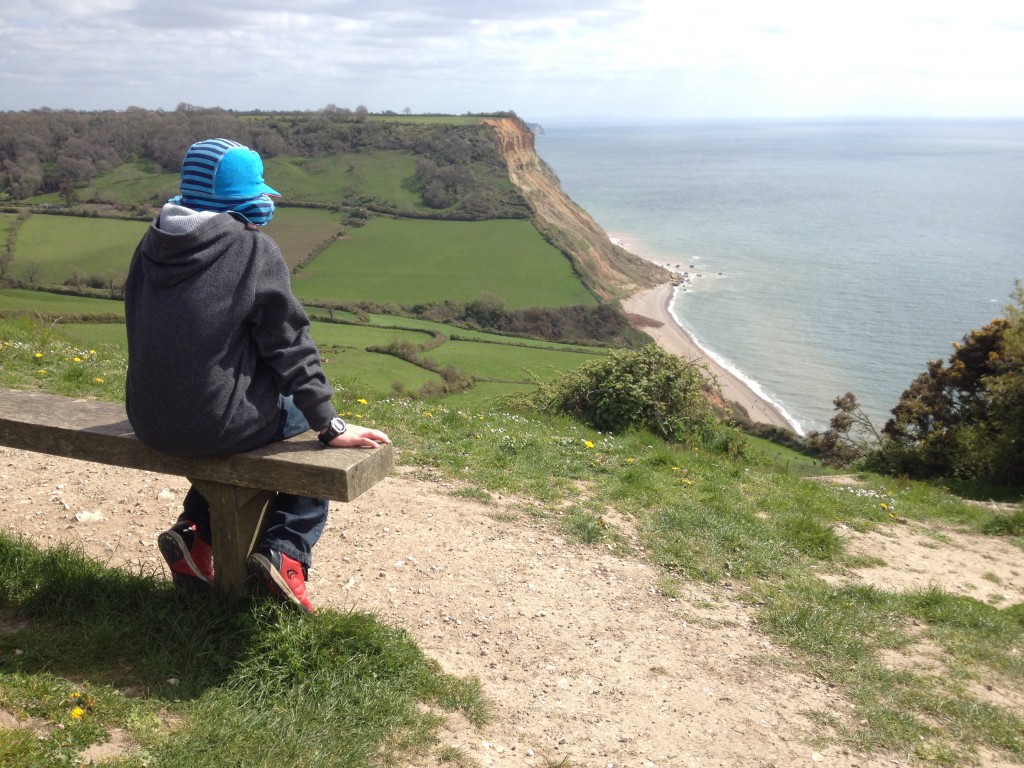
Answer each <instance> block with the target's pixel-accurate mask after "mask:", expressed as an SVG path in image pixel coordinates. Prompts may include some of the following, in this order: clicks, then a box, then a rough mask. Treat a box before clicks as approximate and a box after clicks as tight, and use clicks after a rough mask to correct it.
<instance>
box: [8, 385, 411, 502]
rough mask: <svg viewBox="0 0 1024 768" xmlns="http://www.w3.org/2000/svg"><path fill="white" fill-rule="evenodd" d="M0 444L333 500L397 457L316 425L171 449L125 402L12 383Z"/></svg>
mask: <svg viewBox="0 0 1024 768" xmlns="http://www.w3.org/2000/svg"><path fill="white" fill-rule="evenodd" d="M0 444H2V445H6V446H9V447H11V448H21V449H23V450H27V451H36V452H39V453H49V454H54V455H56V456H65V457H67V458H72V459H83V460H85V461H95V462H99V463H101V464H115V465H118V466H123V467H131V468H133V469H146V470H150V471H153V472H162V473H164V474H169V475H182V476H184V477H188V478H195V479H199V480H211V481H214V482H218V483H224V484H229V485H239V486H242V487H244V488H257V489H263V490H272V491H280V492H284V493H293V494H297V495H300V496H313V497H315V498H326V499H334V500H335V501H352V500H353V499H355V498H356V497H357V496H359V495H360V494H361V493H363V492H364V491H366V490H368V489H369V488H371V487H372V486H373V485H374V484H375V483H377V482H379V481H380V480H383V479H384V478H385V477H387V475H388V474H389V473H390V472H391V469H392V467H393V464H394V454H393V451H392V447H391V446H390V445H384V446H380V447H378V448H374V449H365V448H331V449H330V450H327V449H325V448H323V447H322V446H321V445H320V443H319V442H317V440H316V437H315V436H314V435H313V433H312V432H309V433H306V434H304V435H299V436H297V437H293V438H291V439H290V440H282V441H280V442H275V443H269V444H268V445H265V446H263V447H262V448H257V449H256V450H254V451H249V452H247V453H239V454H235V455H232V456H219V457H188V456H172V455H170V454H166V453H161V452H160V451H154V450H153V449H152V448H148V447H146V446H145V445H143V444H142V443H140V442H139V441H138V439H136V437H135V433H134V432H133V431H132V428H131V425H130V424H129V423H128V420H127V418H126V417H125V412H124V406H123V405H119V404H115V403H105V402H100V401H98V400H87V399H72V398H67V397H61V396H59V395H51V394H47V393H44V392H32V391H22V390H10V389H0Z"/></svg>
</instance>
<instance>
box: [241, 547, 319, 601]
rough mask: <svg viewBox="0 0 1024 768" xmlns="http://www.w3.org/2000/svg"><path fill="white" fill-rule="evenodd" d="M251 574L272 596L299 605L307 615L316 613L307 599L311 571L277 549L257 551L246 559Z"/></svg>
mask: <svg viewBox="0 0 1024 768" xmlns="http://www.w3.org/2000/svg"><path fill="white" fill-rule="evenodd" d="M245 564H246V566H247V567H248V569H249V573H251V574H252V575H253V576H255V577H256V578H257V579H258V580H259V582H260V584H262V585H263V586H264V587H265V588H266V590H267V591H268V592H270V593H271V594H272V595H276V596H277V597H280V598H281V599H282V600H285V601H287V602H289V603H292V604H293V605H297V606H298V607H299V608H301V609H302V610H304V611H305V612H306V613H315V609H314V608H313V604H312V603H311V602H309V598H307V597H306V575H307V574H308V572H309V569H308V568H307V567H306V566H305V565H303V564H302V563H300V562H299V561H298V560H293V559H292V558H290V557H288V555H285V554H283V553H281V552H278V551H277V550H276V549H269V548H264V549H257V550H256V551H254V552H253V553H252V554H251V555H249V557H247V558H246V560H245Z"/></svg>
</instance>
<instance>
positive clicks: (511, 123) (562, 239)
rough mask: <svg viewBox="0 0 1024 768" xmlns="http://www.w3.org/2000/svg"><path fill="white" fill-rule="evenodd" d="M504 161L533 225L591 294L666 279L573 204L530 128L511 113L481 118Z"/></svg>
mask: <svg viewBox="0 0 1024 768" xmlns="http://www.w3.org/2000/svg"><path fill="white" fill-rule="evenodd" d="M484 122H485V123H486V124H488V125H490V126H492V127H493V128H494V131H495V134H496V136H497V139H498V146H499V148H500V149H501V153H502V155H503V156H504V157H505V161H506V163H507V164H508V173H509V178H510V179H511V181H512V183H513V184H515V185H516V186H517V187H518V188H519V190H520V192H521V193H522V195H523V197H524V198H526V201H527V203H529V205H530V207H531V208H532V210H533V215H534V221H535V223H536V225H537V229H539V230H540V232H541V233H542V234H543V235H544V236H545V237H547V238H548V240H549V241H550V242H551V243H552V244H553V245H554V246H555V247H556V248H558V249H559V250H560V251H562V253H564V254H565V255H566V256H567V257H568V258H569V260H570V261H571V262H572V264H573V267H574V268H575V269H576V272H577V274H579V276H580V279H581V280H583V283H584V284H585V285H586V286H587V288H588V289H589V290H590V291H591V292H592V293H593V294H594V295H595V296H597V297H599V298H601V299H604V300H606V301H614V300H617V299H623V298H626V297H627V296H631V295H633V294H634V293H636V292H637V291H640V290H643V289H645V288H652V287H654V286H656V285H660V284H662V283H667V282H670V281H671V280H672V275H671V273H669V272H668V271H667V270H665V269H662V268H661V267H659V266H657V265H656V264H653V263H651V262H649V261H647V260H646V259H642V258H640V257H639V256H636V255H634V254H632V253H630V252H629V251H627V250H626V249H624V248H622V247H620V246H618V245H615V244H614V243H613V242H612V241H611V239H610V238H609V237H608V233H607V232H605V231H604V230H603V229H602V228H601V227H600V225H598V223H597V222H596V221H594V220H593V219H592V218H591V217H590V215H589V214H588V213H587V212H586V211H584V210H583V209H582V208H580V207H579V206H578V205H576V203H574V202H573V201H572V200H571V199H570V198H569V196H568V195H566V194H565V192H563V191H562V185H561V183H560V182H559V180H558V177H557V176H556V175H555V173H554V172H553V171H552V170H551V168H550V167H549V166H548V165H547V163H545V162H544V161H543V160H542V159H541V158H540V156H539V155H538V154H537V151H536V147H535V145H534V135H533V131H531V130H530V128H529V127H528V126H527V125H526V123H524V122H523V121H522V120H520V119H519V118H517V117H496V118H487V119H485V120H484Z"/></svg>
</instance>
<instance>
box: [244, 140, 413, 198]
mask: <svg viewBox="0 0 1024 768" xmlns="http://www.w3.org/2000/svg"><path fill="white" fill-rule="evenodd" d="M264 167H265V173H264V176H265V177H266V179H267V183H268V184H270V186H272V187H273V188H274V189H276V190H277V191H278V192H280V193H281V196H282V198H283V199H284V200H293V201H296V202H299V201H301V202H307V203H329V204H336V203H339V202H340V201H341V200H342V198H343V197H345V196H346V195H347V194H349V193H353V192H356V191H358V193H359V194H360V195H362V196H369V197H373V198H378V199H380V200H388V201H391V202H392V203H394V204H395V205H397V206H398V208H399V209H401V210H427V208H426V206H425V205H424V204H423V199H422V198H421V197H420V193H419V188H418V185H417V183H416V178H415V177H416V156H415V155H413V154H412V153H410V152H398V151H394V152H390V151H382V150H368V151H366V152H345V153H338V154H335V155H329V156H327V157H293V158H287V157H273V158H270V159H268V160H267V161H266V163H265V166H264Z"/></svg>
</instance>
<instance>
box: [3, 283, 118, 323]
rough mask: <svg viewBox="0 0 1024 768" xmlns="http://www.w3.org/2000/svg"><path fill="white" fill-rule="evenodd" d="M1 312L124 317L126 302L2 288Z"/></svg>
mask: <svg viewBox="0 0 1024 768" xmlns="http://www.w3.org/2000/svg"><path fill="white" fill-rule="evenodd" d="M0 312H25V313H28V314H32V313H34V312H39V313H41V314H44V315H46V316H48V317H57V316H59V315H97V314H102V315H107V314H112V315H120V316H121V317H124V302H121V301H116V300H112V299H93V298H89V297H87V296H64V295H62V294H59V293H47V292H46V291H26V290H20V289H17V288H0Z"/></svg>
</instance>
